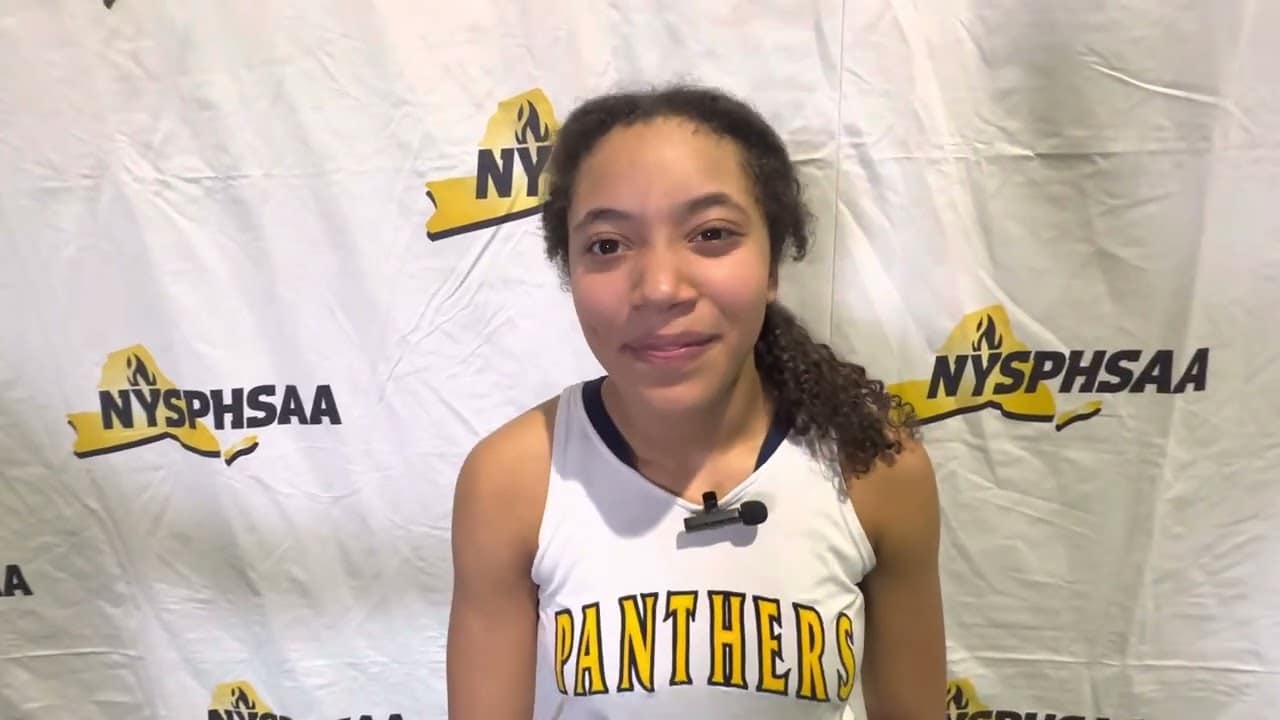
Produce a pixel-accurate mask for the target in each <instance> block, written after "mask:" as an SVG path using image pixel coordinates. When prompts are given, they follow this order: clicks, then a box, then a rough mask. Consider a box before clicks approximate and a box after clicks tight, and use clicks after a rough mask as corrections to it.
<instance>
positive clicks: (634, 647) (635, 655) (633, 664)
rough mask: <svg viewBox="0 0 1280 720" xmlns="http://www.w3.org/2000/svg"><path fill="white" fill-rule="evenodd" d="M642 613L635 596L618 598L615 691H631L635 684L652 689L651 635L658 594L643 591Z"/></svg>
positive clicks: (655, 618)
mask: <svg viewBox="0 0 1280 720" xmlns="http://www.w3.org/2000/svg"><path fill="white" fill-rule="evenodd" d="M640 597H641V598H643V599H644V616H643V618H642V617H641V614H640V603H639V602H638V601H637V600H636V596H635V595H628V596H626V597H623V598H619V599H618V605H619V606H621V608H622V642H621V646H622V650H621V656H620V657H619V658H618V692H630V691H632V690H635V689H636V688H635V683H636V682H637V677H636V676H637V675H638V676H639V678H638V682H639V683H640V687H642V688H644V689H645V690H648V691H649V692H653V635H654V626H655V624H656V623H657V620H658V618H657V615H656V611H657V604H658V593H644V594H643V595H641V596H640Z"/></svg>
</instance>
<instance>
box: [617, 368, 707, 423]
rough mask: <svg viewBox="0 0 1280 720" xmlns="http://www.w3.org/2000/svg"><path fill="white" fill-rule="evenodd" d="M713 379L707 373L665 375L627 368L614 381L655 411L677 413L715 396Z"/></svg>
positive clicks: (698, 405)
mask: <svg viewBox="0 0 1280 720" xmlns="http://www.w3.org/2000/svg"><path fill="white" fill-rule="evenodd" d="M715 376H716V373H714V372H709V371H704V372H691V373H681V374H680V375H668V374H664V373H652V372H644V371H643V370H641V371H639V372H637V371H636V370H635V369H628V371H626V372H622V373H618V374H616V375H614V378H615V380H616V381H617V383H618V385H619V386H622V387H625V388H626V390H627V394H628V395H629V396H631V397H633V398H635V399H636V400H638V401H640V402H642V403H644V404H645V405H647V406H649V407H651V408H653V409H654V410H657V411H659V412H664V413H672V414H680V413H683V412H686V411H689V410H696V409H698V408H700V407H703V406H705V405H707V404H708V403H709V402H710V401H711V399H712V398H713V397H715V395H716V393H717V391H718V388H717V387H716V383H715V380H714V378H715Z"/></svg>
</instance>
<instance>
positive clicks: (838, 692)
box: [447, 87, 946, 720]
mask: <svg viewBox="0 0 1280 720" xmlns="http://www.w3.org/2000/svg"><path fill="white" fill-rule="evenodd" d="M548 172H549V173H550V180H549V188H548V196H547V198H546V202H545V205H544V207H543V211H542V220H543V226H544V232H545V238H546V248H547V254H548V257H549V258H550V259H551V261H552V262H553V263H555V265H556V266H557V267H558V268H559V270H560V272H561V276H562V277H563V278H564V280H565V281H566V284H567V286H568V288H569V289H570V290H571V291H572V295H573V300H574V304H575V307H576V310H577V314H578V318H579V321H580V323H581V327H582V331H583V333H584V335H585V337H586V340H587V343H588V345H589V346H590V348H591V350H592V351H593V353H594V354H595V356H596V357H597V358H598V359H599V361H600V363H601V365H602V366H603V367H604V369H605V371H606V375H605V376H603V377H601V378H596V379H593V380H589V381H585V382H581V383H578V384H575V385H573V386H571V387H569V388H566V389H565V390H564V391H563V392H562V393H560V394H559V395H558V396H556V397H554V398H551V399H549V400H547V401H546V402H544V403H542V404H541V405H539V406H537V407H536V408H533V409H531V410H529V411H528V412H525V413H524V414H522V415H520V416H518V417H516V418H514V419H513V420H511V421H510V422H508V423H507V424H506V425H504V426H503V427H501V428H499V429H498V430H496V431H495V432H493V433H492V434H491V435H490V436H488V437H486V438H484V439H483V440H482V441H481V442H480V443H479V444H478V445H477V446H476V447H475V448H474V449H473V450H472V452H471V453H470V454H469V455H468V457H467V459H466V461H465V463H464V464H463V467H462V470H461V473H460V477H459V478H458V484H457V494H456V498H455V509H454V520H453V553H454V555H453V558H454V580H455V584H454V595H453V606H452V615H451V618H450V626H449V640H448V663H447V665H448V689H449V716H450V718H452V720H516V719H517V718H518V719H519V720H526V719H527V718H531V717H532V718H539V719H542V718H566V719H567V718H609V719H610V720H619V719H624V718H644V719H645V720H651V719H655V718H676V717H681V718H684V717H690V718H698V719H699V720H702V719H705V718H771V719H773V718H815V719H817V718H824V719H826V718H830V719H835V718H844V719H847V718H859V719H862V718H869V719H870V720H937V719H938V718H940V717H942V716H943V714H944V712H945V692H946V678H945V672H946V671H945V660H944V639H943V617H942V607H941V599H940V590H939V581H938V568H937V552H938V536H939V510H938V501H937V493H936V486H935V481H934V475H933V471H932V468H931V465H930V462H929V459H928V456H927V454H926V452H925V450H924V448H923V447H922V446H921V444H920V441H919V439H918V437H917V436H916V432H915V430H914V429H913V426H912V418H911V415H910V410H909V408H905V407H904V406H903V404H902V403H901V402H900V401H899V400H898V399H897V398H895V397H892V396H891V395H889V394H888V393H886V391H885V389H884V385H883V383H881V382H879V381H876V380H872V379H869V378H868V377H867V374H866V372H865V371H864V369H863V368H861V367H859V366H858V365H855V364H852V363H849V362H843V361H841V360H839V359H837V358H836V357H835V356H834V355H833V354H832V352H831V350H830V349H829V348H828V347H826V346H825V345H821V344H818V343H816V342H814V341H813V340H812V339H811V338H810V337H809V335H808V334H807V333H806V332H805V330H804V329H803V328H802V326H801V324H800V323H799V322H798V321H797V319H796V318H795V317H794V316H793V315H792V314H790V313H789V312H788V311H787V310H786V309H784V308H783V307H782V306H781V305H779V304H778V301H777V300H776V293H777V286H778V265H779V263H780V262H782V261H783V259H784V256H786V255H790V256H792V257H794V258H796V259H799V258H801V257H803V255H804V253H805V250H806V248H807V245H808V235H807V233H808V226H807V213H806V210H805V207H804V204H803V201H802V198H801V192H800V186H799V183H798V182H797V179H796V174H795V171H794V169H793V167H792V165H791V162H790V160H789V158H788V155H787V151H786V148H785V146H784V144H783V142H782V141H781V139H780V138H779V137H778V136H777V134H776V133H775V132H774V131H773V130H772V129H771V128H770V127H769V125H768V124H767V123H766V122H765V120H764V119H763V118H761V117H760V115H759V114H757V113H756V112H755V111H753V110H752V109H751V108H750V107H748V106H747V105H745V104H743V103H742V102H740V101H738V100H736V99H734V98H732V97H729V96H726V95H725V94H723V93H720V92H718V91H714V90H710V89H704V88H695V87H672V88H666V89H663V90H661V91H655V92H650V93H620V94H612V95H608V96H603V97H599V98H596V99H593V100H591V101H589V102H587V103H585V104H584V105H582V106H581V107H579V108H578V109H576V110H575V111H574V112H573V113H572V114H570V115H569V116H568V118H566V121H565V123H564V125H563V127H562V128H561V129H560V131H559V133H558V136H557V138H556V140H555V148H554V150H553V152H552V159H551V161H550V164H549V167H548ZM705 493H714V494H715V500H716V502H717V503H718V507H719V510H720V511H721V512H722V513H725V512H726V511H727V514H728V515H729V516H730V517H734V516H735V514H737V513H740V515H738V517H739V518H745V519H746V520H745V521H744V522H735V523H730V524H727V525H721V526H716V527H711V528H705V529H693V530H689V529H687V528H686V526H685V519H686V518H690V517H697V516H699V515H702V514H703V511H704V510H705V509H706V508H705V506H704V502H703V501H704V494H705ZM749 504H750V505H754V508H752V509H751V511H748V510H746V509H743V508H747V507H748V505H749ZM760 504H762V505H763V506H764V510H763V511H761V509H760V507H759V505H760ZM761 515H764V516H765V517H764V518H763V520H764V521H763V522H759V521H760V520H761V519H762V518H761Z"/></svg>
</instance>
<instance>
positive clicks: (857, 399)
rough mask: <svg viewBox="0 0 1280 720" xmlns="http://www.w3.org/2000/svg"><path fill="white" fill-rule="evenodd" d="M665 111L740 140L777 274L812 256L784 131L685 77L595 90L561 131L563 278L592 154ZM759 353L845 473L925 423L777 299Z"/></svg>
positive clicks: (551, 208)
mask: <svg viewBox="0 0 1280 720" xmlns="http://www.w3.org/2000/svg"><path fill="white" fill-rule="evenodd" d="M664 117H666V118H673V117H674V118H680V119H684V120H688V121H691V122H694V123H696V124H698V125H700V126H702V127H705V128H707V129H708V130H710V131H712V132H714V133H716V134H718V135H720V136H722V137H725V138H727V139H730V140H733V141H734V142H735V143H736V144H737V145H738V147H739V148H740V149H741V151H742V157H743V159H744V161H745V164H746V171H747V172H748V174H749V176H750V178H751V179H752V181H753V184H754V187H755V195H756V197H755V200H756V202H757V203H758V204H759V206H760V208H761V210H762V211H763V214H764V218H765V225H766V228H767V230H768V233H769V246H770V253H769V256H770V272H771V274H773V276H774V277H776V274H777V270H778V265H779V263H780V262H781V261H782V260H783V254H784V251H789V252H788V254H789V256H790V257H791V259H793V260H797V261H798V260H802V259H803V258H804V256H805V254H806V252H807V251H808V248H809V221H810V214H809V211H808V209H807V208H806V206H805V203H804V200H803V197H802V190H801V186H800V181H799V178H798V177H797V175H796V171H795V167H794V166H793V165H792V162H791V158H790V155H789V154H788V152H787V148H786V145H785V144H784V143H783V141H782V138H780V137H779V136H778V134H777V133H776V132H775V131H774V129H773V128H772V127H770V125H769V123H768V121H766V120H765V119H764V118H763V117H762V116H761V115H760V114H759V113H758V112H757V111H756V110H754V109H753V108H752V107H750V106H749V105H747V104H746V103H744V102H742V101H741V100H738V99H736V98H734V97H732V96H730V95H728V94H726V93H724V92H722V91H720V90H717V89H714V88H707V87H700V86H694V85H684V84H680V85H672V86H667V87H664V88H659V89H654V90H649V91H631V92H616V93H610V94H606V95H601V96H597V97H595V98H592V99H589V100H587V101H586V102H584V103H583V104H581V105H580V106H578V107H577V108H575V109H574V110H573V112H571V113H570V114H569V116H568V117H567V118H565V121H564V124H563V125H562V126H561V127H560V130H559V131H558V132H557V133H556V137H555V139H554V141H553V143H554V145H553V148H552V151H551V158H550V160H549V161H548V165H547V168H546V171H545V173H544V177H546V178H547V185H546V191H545V192H546V195H545V197H544V198H543V200H544V202H543V204H542V208H541V215H542V228H543V235H544V239H545V241H546V253H547V258H548V259H549V260H550V261H551V262H552V263H554V264H555V265H556V267H557V268H558V270H559V272H560V277H561V279H562V281H566V282H567V278H568V272H569V267H568V266H569V260H568V247H569V205H570V202H571V200H572V192H573V186H574V181H575V178H576V175H577V172H578V168H579V167H580V166H581V164H582V161H583V159H585V158H586V156H587V155H588V154H589V153H590V152H591V151H592V149H593V148H594V147H595V146H596V144H597V143H598V142H599V141H600V139H601V138H603V137H604V136H605V135H607V134H608V133H609V131H610V130H613V129H614V128H617V127H621V126H627V125H635V124H639V123H642V122H645V121H649V120H654V119H658V118H664ZM755 361H756V367H757V369H758V371H759V373H760V378H761V382H762V384H763V386H764V390H765V392H766V393H767V394H768V396H769V397H770V399H771V400H772V401H773V403H774V405H775V406H776V408H777V410H778V411H779V412H781V413H784V414H785V417H786V418H787V419H788V420H789V421H790V423H791V425H792V429H793V432H794V433H795V434H796V435H798V436H799V437H800V438H802V439H803V440H805V441H806V442H807V444H809V445H810V446H811V447H813V448H814V449H815V450H817V451H819V452H820V453H822V456H823V458H824V459H825V460H827V461H830V462H835V463H838V464H839V467H840V469H841V470H842V471H843V472H845V473H850V474H854V475H859V474H863V473H865V472H867V471H868V470H869V469H870V468H871V467H872V465H873V464H874V463H875V462H876V461H877V460H878V459H892V456H893V455H894V454H896V453H897V452H898V451H900V450H901V447H902V444H901V439H902V438H903V437H904V436H909V437H915V436H916V435H917V433H918V428H917V423H916V421H915V418H914V415H913V413H912V411H911V408H910V406H909V405H907V404H906V403H904V402H903V401H902V398H900V397H898V396H897V395H894V394H892V393H889V392H888V391H887V390H886V389H885V385H884V383H883V382H881V381H880V380H875V379H872V378H869V377H868V376H867V372H866V369H865V368H863V367H862V366H861V365H858V364H855V363H852V362H847V361H844V360H841V359H839V358H838V357H836V355H835V353H834V352H833V351H832V350H831V348H830V347H829V346H828V345H826V344H823V343H819V342H816V341H815V340H814V339H813V338H812V336H810V334H809V332H808V331H807V330H806V329H805V327H804V325H803V324H802V323H801V322H800V320H799V319H798V318H796V316H795V315H794V314H793V313H792V312H791V311H790V310H788V309H787V308H785V307H783V306H782V305H781V304H780V303H778V302H776V301H775V302H772V303H770V304H769V305H768V307H767V308H766V310H765V317H764V323H763V326H762V327H761V329H760V334H759V337H758V339H757V340H756V344H755Z"/></svg>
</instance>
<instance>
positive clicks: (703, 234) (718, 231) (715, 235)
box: [697, 227, 737, 242]
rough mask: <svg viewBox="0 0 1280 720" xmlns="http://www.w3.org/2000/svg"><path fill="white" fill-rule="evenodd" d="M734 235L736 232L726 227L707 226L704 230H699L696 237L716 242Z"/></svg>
mask: <svg viewBox="0 0 1280 720" xmlns="http://www.w3.org/2000/svg"><path fill="white" fill-rule="evenodd" d="M734 235H737V233H735V232H733V231H732V230H730V229H728V228H722V227H712V228H707V229H705V230H699V231H698V238H697V239H698V240H705V241H707V242H717V241H723V240H728V239H729V238H731V237H733V236H734Z"/></svg>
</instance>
